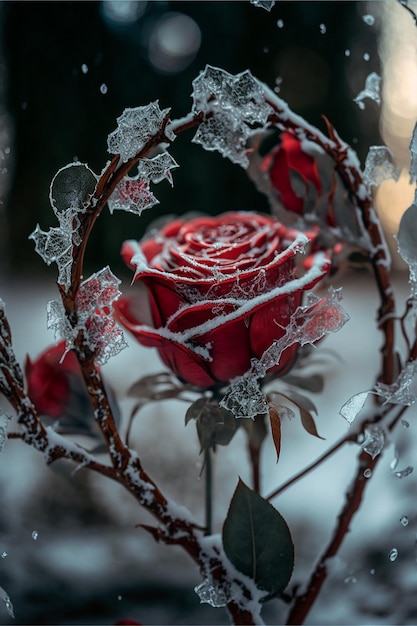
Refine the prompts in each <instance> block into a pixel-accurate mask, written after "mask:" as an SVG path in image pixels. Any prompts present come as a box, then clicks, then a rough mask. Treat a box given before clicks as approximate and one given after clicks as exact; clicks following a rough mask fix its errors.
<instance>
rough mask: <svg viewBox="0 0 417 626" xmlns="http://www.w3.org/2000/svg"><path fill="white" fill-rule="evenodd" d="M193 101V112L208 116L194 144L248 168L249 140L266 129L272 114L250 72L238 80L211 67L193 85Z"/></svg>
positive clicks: (239, 76) (241, 74)
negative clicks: (216, 151)
mask: <svg viewBox="0 0 417 626" xmlns="http://www.w3.org/2000/svg"><path fill="white" fill-rule="evenodd" d="M192 97H193V112H194V113H196V114H198V113H199V112H203V113H204V115H205V117H204V120H203V121H202V122H201V123H200V125H199V128H198V130H197V133H196V134H195V136H194V138H193V142H194V143H199V144H201V145H202V146H203V147H204V148H205V149H206V150H210V151H212V150H218V151H219V152H220V153H221V154H222V155H223V156H224V157H227V158H229V159H230V160H231V161H232V162H233V163H238V164H239V165H241V166H242V167H245V168H246V167H248V165H249V160H248V158H247V156H246V142H247V139H248V137H249V136H250V135H251V134H252V133H253V132H255V130H257V131H259V129H260V128H263V127H264V126H265V124H266V122H267V120H268V116H269V114H270V113H271V111H272V109H271V107H270V106H269V105H268V104H267V103H266V102H265V98H264V93H263V88H262V86H261V84H260V83H259V82H258V81H257V80H256V79H255V78H254V77H253V76H252V74H251V73H250V72H249V70H246V71H244V72H241V73H240V74H237V75H236V76H234V75H232V74H229V73H228V72H226V71H224V70H222V69H219V68H216V67H211V66H210V65H207V66H206V68H205V70H204V71H203V72H200V74H199V76H198V77H197V78H196V79H195V80H194V81H193V93H192Z"/></svg>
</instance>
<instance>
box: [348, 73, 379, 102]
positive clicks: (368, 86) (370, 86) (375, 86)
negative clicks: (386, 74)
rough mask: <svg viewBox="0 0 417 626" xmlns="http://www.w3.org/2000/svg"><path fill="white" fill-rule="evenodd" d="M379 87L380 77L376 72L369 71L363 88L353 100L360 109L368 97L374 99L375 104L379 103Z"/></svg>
mask: <svg viewBox="0 0 417 626" xmlns="http://www.w3.org/2000/svg"><path fill="white" fill-rule="evenodd" d="M380 88H381V77H380V76H379V75H378V74H377V73H376V72H371V73H370V74H369V75H368V76H367V77H366V81H365V88H364V89H363V90H362V91H361V92H359V93H358V95H357V96H356V98H354V100H353V102H355V103H356V104H357V105H358V107H359V108H360V109H364V108H365V103H364V102H363V101H364V100H365V98H369V99H370V100H374V101H375V102H376V103H377V104H381V96H380Z"/></svg>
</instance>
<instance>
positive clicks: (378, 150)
mask: <svg viewBox="0 0 417 626" xmlns="http://www.w3.org/2000/svg"><path fill="white" fill-rule="evenodd" d="M393 160H394V155H393V154H392V152H391V150H390V149H389V148H387V147H386V146H370V148H369V152H368V155H367V157H366V161H365V172H364V177H363V178H364V182H365V184H366V185H368V187H370V186H371V185H375V186H378V185H380V184H381V183H382V181H384V180H388V179H390V178H393V179H394V180H395V181H397V180H398V179H399V177H400V173H401V170H400V169H399V168H398V167H396V166H395V164H394V162H393Z"/></svg>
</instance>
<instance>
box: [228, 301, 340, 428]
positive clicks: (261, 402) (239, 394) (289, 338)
mask: <svg viewBox="0 0 417 626" xmlns="http://www.w3.org/2000/svg"><path fill="white" fill-rule="evenodd" d="M340 300H341V290H340V289H336V290H333V289H331V290H330V291H329V295H328V296H327V297H324V298H320V297H318V296H316V295H315V294H313V293H310V294H309V298H308V301H307V304H306V305H304V306H300V307H298V309H297V310H296V311H295V312H294V314H293V315H292V317H291V320H290V323H289V324H288V326H287V328H286V332H285V334H284V335H283V336H282V337H281V338H280V339H278V340H277V341H274V342H273V344H272V345H271V346H270V347H269V348H267V350H265V352H264V353H263V355H262V356H261V358H260V359H259V360H258V359H253V360H252V365H251V368H250V370H249V371H248V372H247V373H246V374H244V375H243V376H241V377H240V378H238V379H237V380H236V381H235V382H234V383H232V384H231V386H230V387H229V389H228V390H227V392H226V394H225V396H224V397H223V398H222V400H221V402H220V406H223V407H224V408H225V409H227V410H228V411H231V412H232V413H233V414H234V416H235V417H238V418H241V417H249V418H254V417H255V416H256V415H258V414H263V413H266V411H267V403H266V399H265V396H264V395H263V393H262V391H261V389H260V387H259V382H258V379H260V378H264V377H265V375H266V373H267V371H268V370H269V369H270V368H271V367H274V366H275V365H278V363H279V362H280V358H281V355H282V353H283V352H284V350H285V349H286V348H288V347H289V346H291V345H293V344H294V343H299V344H300V345H301V346H304V345H305V344H308V343H310V344H314V343H315V342H316V341H318V340H319V339H321V338H322V337H324V336H325V335H326V334H328V333H330V332H337V331H338V330H340V329H341V328H342V326H344V324H345V323H346V322H347V321H348V319H349V316H348V315H347V313H346V311H345V310H344V309H343V308H342V306H341V305H340Z"/></svg>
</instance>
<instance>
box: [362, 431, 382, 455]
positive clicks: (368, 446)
mask: <svg viewBox="0 0 417 626" xmlns="http://www.w3.org/2000/svg"><path fill="white" fill-rule="evenodd" d="M364 434H365V440H364V441H363V443H362V445H361V447H362V449H363V450H364V451H365V452H367V453H368V454H369V456H370V457H371V458H372V459H374V458H375V457H376V456H378V454H380V453H381V451H382V449H383V447H384V445H385V434H384V431H383V430H382V428H380V427H379V426H373V425H371V426H367V427H366V428H365V431H364Z"/></svg>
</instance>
